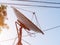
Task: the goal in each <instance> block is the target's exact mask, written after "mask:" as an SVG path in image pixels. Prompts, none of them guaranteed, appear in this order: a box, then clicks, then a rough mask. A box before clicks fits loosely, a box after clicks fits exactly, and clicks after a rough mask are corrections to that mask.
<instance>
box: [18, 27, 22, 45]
mask: <svg viewBox="0 0 60 45" xmlns="http://www.w3.org/2000/svg"><path fill="white" fill-rule="evenodd" d="M17 45H22V26H21V27H20V29H19V31H18V43H17Z"/></svg>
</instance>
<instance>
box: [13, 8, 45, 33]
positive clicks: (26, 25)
mask: <svg viewBox="0 0 60 45" xmlns="http://www.w3.org/2000/svg"><path fill="white" fill-rule="evenodd" d="M12 8H13V10H14V12H15V14H16V16H17V19H18V21H19V22H20V23H21V24H23V28H27V29H28V30H33V31H35V32H38V33H42V34H44V33H43V32H42V30H41V29H39V28H38V27H37V26H36V25H35V24H34V23H32V22H31V21H30V20H29V19H28V18H27V17H25V16H24V14H22V13H21V12H20V11H19V10H17V9H16V8H15V7H12Z"/></svg>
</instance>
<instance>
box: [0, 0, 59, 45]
mask: <svg viewBox="0 0 60 45" xmlns="http://www.w3.org/2000/svg"><path fill="white" fill-rule="evenodd" d="M37 1H38V0H37ZM39 1H51V2H60V1H59V0H39ZM1 2H12V3H21V4H23V3H22V2H18V1H7V0H4V1H2V0H1ZM24 4H38V5H52V4H43V3H27V2H26V3H25V2H24ZM52 6H59V5H54V4H53V5H52ZM15 7H19V8H20V11H21V12H22V13H23V14H24V15H25V16H26V17H27V18H29V19H30V20H31V21H32V22H34V23H35V24H36V25H37V23H36V20H35V17H33V18H32V15H33V14H32V12H35V13H36V16H37V19H38V21H39V24H40V27H41V30H42V31H43V32H44V35H42V34H40V33H37V34H35V36H33V37H30V36H27V37H24V36H23V39H22V43H23V45H28V44H27V43H26V42H25V41H27V42H29V43H30V44H31V45H60V35H59V34H60V28H55V29H52V30H49V31H44V30H46V29H49V28H52V27H55V26H58V25H60V9H56V8H44V7H27V6H26V7H24V6H15ZM22 9H25V10H28V11H24V10H22ZM29 11H32V12H29ZM7 15H8V16H7V17H8V20H7V24H8V25H9V30H7V29H3V30H2V32H1V33H0V45H13V42H14V38H15V37H17V32H16V27H15V21H16V19H17V18H16V16H15V13H14V11H13V9H12V8H11V5H8V8H7ZM37 26H39V25H37ZM23 35H27V33H26V32H25V31H24V29H23ZM7 39H12V40H9V41H7ZM4 40H5V41H4ZM16 43H17V40H16ZM16 43H15V44H14V45H16Z"/></svg>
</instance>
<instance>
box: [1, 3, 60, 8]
mask: <svg viewBox="0 0 60 45" xmlns="http://www.w3.org/2000/svg"><path fill="white" fill-rule="evenodd" d="M0 4H7V5H18V6H30V7H44V8H58V9H59V8H60V7H58V6H42V5H28V4H16V3H0Z"/></svg>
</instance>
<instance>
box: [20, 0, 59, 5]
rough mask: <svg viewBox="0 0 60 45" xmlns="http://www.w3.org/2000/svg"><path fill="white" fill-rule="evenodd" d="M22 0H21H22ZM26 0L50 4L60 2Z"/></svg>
mask: <svg viewBox="0 0 60 45" xmlns="http://www.w3.org/2000/svg"><path fill="white" fill-rule="evenodd" d="M20 1H21V0H20ZM24 2H35V3H48V4H60V3H58V2H49V1H30V0H28V1H24Z"/></svg>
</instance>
